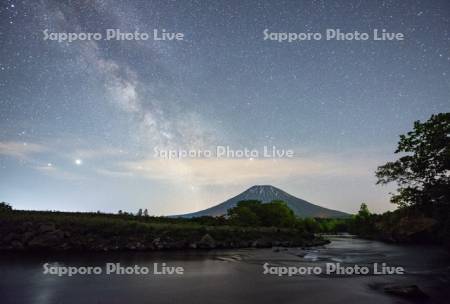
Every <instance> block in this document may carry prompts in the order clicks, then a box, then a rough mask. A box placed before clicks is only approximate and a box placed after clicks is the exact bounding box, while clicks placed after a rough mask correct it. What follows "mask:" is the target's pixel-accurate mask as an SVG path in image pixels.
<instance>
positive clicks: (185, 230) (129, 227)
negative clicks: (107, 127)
mask: <svg viewBox="0 0 450 304" xmlns="http://www.w3.org/2000/svg"><path fill="white" fill-rule="evenodd" d="M327 242H328V241H327V240H325V239H324V238H322V237H318V236H315V235H314V234H312V233H308V232H305V231H302V230H299V229H288V228H274V227H239V226H227V225H215V226H208V225H202V224H199V223H195V222H188V221H185V222H174V220H170V219H167V222H164V220H161V219H160V218H159V219H152V218H137V217H133V216H120V215H110V214H93V213H89V214H83V213H56V212H55V213H52V212H30V211H12V212H8V213H0V250H9V251H36V250H42V251H124V250H129V251H136V250H139V251H156V250H170V249H216V248H246V247H253V248H267V247H273V246H282V247H293V246H298V247H307V246H317V245H323V244H326V243H327Z"/></svg>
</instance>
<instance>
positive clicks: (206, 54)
mask: <svg viewBox="0 0 450 304" xmlns="http://www.w3.org/2000/svg"><path fill="white" fill-rule="evenodd" d="M28 2H29V1H3V2H2V4H1V7H0V15H1V18H0V24H1V25H0V26H1V30H0V43H1V46H2V47H1V56H0V168H1V172H2V174H1V176H0V200H2V201H7V202H10V203H11V204H12V205H13V206H14V207H16V208H23V209H58V210H83V211H96V210H102V211H109V212H116V211H117V210H118V209H122V210H129V211H135V210H136V209H138V208H148V209H149V211H150V212H151V213H152V214H170V213H175V214H179V213H184V212H190V211H195V210H198V209H202V208H205V207H207V206H210V205H212V204H214V203H218V202H220V201H223V200H225V199H227V198H229V196H231V195H234V194H237V193H238V192H240V191H243V190H245V189H246V188H247V187H249V186H251V185H253V184H261V183H264V184H273V185H275V186H278V187H280V188H282V189H284V190H286V191H288V192H290V193H292V194H295V195H296V196H299V197H302V198H304V199H307V200H309V201H312V202H314V203H317V204H320V205H323V206H326V207H330V208H333V209H339V210H343V211H347V212H354V211H355V210H357V207H358V206H359V204H360V203H361V201H367V203H368V204H369V207H371V208H372V209H374V210H378V211H382V210H386V209H388V208H392V207H391V206H390V205H389V202H388V192H389V190H392V189H388V188H379V187H375V186H374V182H375V179H374V176H373V172H374V170H375V168H376V166H377V165H381V164H383V162H385V161H386V160H389V159H391V158H392V157H393V154H392V152H393V151H394V149H395V145H396V142H397V140H398V135H399V134H402V133H404V132H407V131H408V130H409V129H411V126H412V123H413V121H415V120H425V119H427V118H428V117H429V116H430V115H431V114H432V113H438V112H447V111H449V109H450V106H449V105H450V102H449V93H450V3H448V1H425V0H424V1H408V2H400V1H362V0H357V1H260V2H258V1H208V2H206V1H70V2H68V3H70V4H67V3H65V4H64V3H62V1H39V2H37V1H36V2H35V3H28ZM30 2H31V1H30ZM107 29H116V30H119V31H121V32H124V33H126V32H130V33H133V32H141V33H142V32H143V33H150V34H152V33H154V30H155V29H156V30H158V31H159V32H158V33H159V34H160V35H161V34H162V33H163V32H164V33H182V35H181V36H182V37H183V39H179V40H167V39H166V40H157V41H155V40H154V39H148V40H114V39H112V40H102V39H98V40H85V41H79V40H78V41H72V42H68V41H62V42H58V41H54V40H50V39H44V31H45V30H47V33H48V32H49V33H72V32H73V33H82V32H86V33H102V34H105V33H106V31H107ZM266 29H267V30H268V31H270V32H274V33H280V32H292V33H308V32H311V33H313V32H320V33H324V32H325V31H326V29H340V30H342V31H343V32H354V31H359V32H368V33H371V32H373V30H374V29H378V30H379V31H380V32H381V31H382V30H383V29H385V30H386V31H388V32H397V33H402V34H403V35H404V37H405V39H404V40H402V41H374V40H373V39H369V40H367V41H336V40H330V41H326V40H324V39H322V40H310V41H296V42H291V43H287V42H277V41H271V40H264V34H263V32H264V30H266ZM181 36H180V37H181ZM161 37H162V36H161ZM168 37H170V36H168ZM217 145H224V146H225V145H226V146H230V147H232V148H234V149H244V148H249V149H253V148H255V149H259V148H262V147H263V146H277V147H280V148H282V149H292V150H294V151H295V155H296V156H295V158H294V159H289V160H286V159H281V160H269V159H239V160H235V159H234V160H233V159H221V160H206V159H188V160H185V161H177V160H175V161H163V160H161V159H155V157H154V156H153V151H154V148H155V147H158V148H161V149H163V148H165V149H195V150H201V149H213V147H216V146H217Z"/></svg>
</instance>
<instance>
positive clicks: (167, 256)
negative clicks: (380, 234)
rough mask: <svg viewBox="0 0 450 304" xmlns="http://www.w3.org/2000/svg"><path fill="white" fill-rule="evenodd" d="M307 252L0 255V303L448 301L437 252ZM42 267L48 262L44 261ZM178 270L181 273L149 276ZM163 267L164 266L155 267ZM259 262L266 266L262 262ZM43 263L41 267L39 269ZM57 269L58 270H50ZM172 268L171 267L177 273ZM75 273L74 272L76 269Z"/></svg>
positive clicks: (378, 248)
mask: <svg viewBox="0 0 450 304" xmlns="http://www.w3.org/2000/svg"><path fill="white" fill-rule="evenodd" d="M330 240H331V243H330V244H328V245H326V246H321V247H315V248H303V249H302V248H288V249H285V248H272V249H240V250H214V251H182V252H180V251H170V252H117V253H110V252H108V253H83V254H67V253H57V254H55V253H47V254H44V253H40V254H33V255H31V254H29V253H27V254H25V253H24V254H11V253H2V254H1V255H0V275H1V277H0V297H1V298H0V302H1V303H4V304H7V303H35V304H44V303H109V304H110V303H196V304H197V303H231V304H234V303H261V304H263V303H271V304H273V303H276V304H283V303H377V304H380V303H411V302H412V300H410V299H406V298H403V297H399V296H393V295H390V294H387V293H386V292H385V291H384V288H385V287H390V286H393V285H397V286H398V285H401V286H403V285H412V284H413V285H417V286H418V287H419V288H420V289H421V290H422V291H423V292H424V293H425V294H427V296H428V297H427V298H422V299H418V300H415V301H416V302H417V303H448V299H450V258H449V255H448V254H447V253H446V252H445V251H444V250H443V249H442V248H439V247H431V246H427V247H425V246H404V245H402V246H400V245H393V244H386V243H382V242H377V241H370V240H362V239H358V238H353V237H350V236H331V237H330ZM383 262H384V263H386V265H388V266H392V267H402V268H403V269H404V272H405V273H404V274H389V275H380V274H378V275H375V274H373V272H372V271H371V273H369V274H365V275H341V274H327V273H325V269H326V265H327V263H330V264H334V265H337V263H339V265H340V266H354V265H358V266H360V267H365V266H366V267H368V268H371V269H372V266H373V264H374V263H378V264H379V265H381V263H383ZM47 263H48V264H47ZM106 263H114V264H117V263H120V265H121V267H132V266H134V265H137V266H138V267H140V268H141V269H143V268H147V269H150V270H151V271H150V273H149V274H117V273H110V274H107V273H106V269H107V268H106V265H105V264H106ZM155 263H156V265H157V271H158V272H162V271H166V270H167V271H169V272H170V271H172V270H173V269H174V268H171V267H181V268H182V269H183V273H182V274H155V273H152V271H154V269H155V268H154V267H155ZM163 263H164V264H163ZM266 263H267V264H266ZM44 265H46V266H44ZM264 265H266V266H267V265H269V266H267V267H270V268H271V269H272V270H273V269H286V268H283V267H292V268H291V269H294V268H293V267H295V268H296V269H305V268H307V267H309V268H313V267H316V268H321V269H322V270H323V272H322V273H320V274H315V273H311V274H298V273H297V274H295V275H292V276H289V275H287V274H286V275H282V276H279V275H277V274H267V273H266V274H265V273H264V272H265V268H264ZM69 266H70V267H77V268H73V269H77V271H82V269H83V268H80V267H91V269H93V268H92V267H97V268H96V270H97V271H101V273H98V274H95V273H91V274H87V275H86V274H85V275H83V274H79V273H77V274H74V275H72V276H68V275H62V276H58V275H57V274H44V271H45V270H46V269H47V271H48V270H49V269H52V270H55V269H58V271H62V270H61V269H68V268H67V267H69ZM58 267H59V268H58ZM181 268H179V269H181ZM80 269H81V270H80Z"/></svg>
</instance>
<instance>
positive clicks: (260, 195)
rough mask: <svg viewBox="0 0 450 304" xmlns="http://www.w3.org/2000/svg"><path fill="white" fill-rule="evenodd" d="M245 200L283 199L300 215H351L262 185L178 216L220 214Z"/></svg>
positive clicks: (269, 200)
mask: <svg viewBox="0 0 450 304" xmlns="http://www.w3.org/2000/svg"><path fill="white" fill-rule="evenodd" d="M243 200H259V201H262V202H263V203H268V202H271V201H273V200H282V201H284V202H286V203H287V205H288V206H289V208H291V209H292V210H293V211H294V213H295V214H296V215H297V216H300V217H322V218H343V217H348V216H350V215H349V214H348V213H345V212H341V211H337V210H332V209H327V208H323V207H320V206H317V205H314V204H311V203H310V202H307V201H305V200H302V199H300V198H297V197H295V196H293V195H290V194H289V193H286V192H284V191H283V190H281V189H278V188H276V187H274V186H269V185H261V186H253V187H251V188H249V189H247V190H246V191H244V192H242V193H241V194H238V195H236V196H235V197H232V198H230V199H229V200H227V201H225V202H223V203H221V204H218V205H216V206H214V207H211V208H208V209H205V210H202V211H198V212H194V213H188V214H184V215H179V216H178V217H188V218H189V217H199V216H206V215H209V216H220V215H225V214H227V210H228V209H230V208H233V207H235V206H236V204H237V203H238V202H239V201H243Z"/></svg>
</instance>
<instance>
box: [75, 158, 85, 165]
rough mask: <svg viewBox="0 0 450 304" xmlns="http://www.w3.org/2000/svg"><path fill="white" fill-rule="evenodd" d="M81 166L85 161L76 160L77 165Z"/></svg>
mask: <svg viewBox="0 0 450 304" xmlns="http://www.w3.org/2000/svg"><path fill="white" fill-rule="evenodd" d="M81 164H83V161H82V160H81V159H76V160H75V165H77V166H81Z"/></svg>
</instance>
